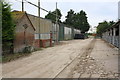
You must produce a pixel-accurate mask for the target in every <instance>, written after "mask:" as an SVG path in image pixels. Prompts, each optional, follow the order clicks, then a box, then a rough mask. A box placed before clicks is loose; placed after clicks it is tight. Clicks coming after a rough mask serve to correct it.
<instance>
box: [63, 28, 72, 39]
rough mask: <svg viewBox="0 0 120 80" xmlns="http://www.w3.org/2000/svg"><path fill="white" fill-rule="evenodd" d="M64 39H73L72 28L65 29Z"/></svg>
mask: <svg viewBox="0 0 120 80" xmlns="http://www.w3.org/2000/svg"><path fill="white" fill-rule="evenodd" d="M64 39H65V40H71V39H72V28H69V27H66V26H65V27H64Z"/></svg>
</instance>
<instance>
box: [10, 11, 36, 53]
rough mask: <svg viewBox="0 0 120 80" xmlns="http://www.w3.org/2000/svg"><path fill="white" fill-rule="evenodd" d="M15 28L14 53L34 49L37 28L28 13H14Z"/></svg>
mask: <svg viewBox="0 0 120 80" xmlns="http://www.w3.org/2000/svg"><path fill="white" fill-rule="evenodd" d="M12 16H13V20H14V23H15V25H16V27H15V39H14V52H15V53H18V52H23V51H24V49H25V48H26V47H30V50H31V49H33V48H34V32H35V28H34V26H33V24H32V23H31V21H30V19H29V17H28V15H27V13H26V12H22V11H13V12H12Z"/></svg>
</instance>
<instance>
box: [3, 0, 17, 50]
mask: <svg viewBox="0 0 120 80" xmlns="http://www.w3.org/2000/svg"><path fill="white" fill-rule="evenodd" d="M14 29H15V28H14V23H13V20H12V16H11V8H10V5H9V4H8V3H6V2H5V1H4V0H2V47H3V50H7V49H11V48H12V47H13V39H14Z"/></svg>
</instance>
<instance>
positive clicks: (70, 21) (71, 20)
mask: <svg viewBox="0 0 120 80" xmlns="http://www.w3.org/2000/svg"><path fill="white" fill-rule="evenodd" d="M74 17H75V13H74V11H73V10H72V9H70V11H68V13H67V16H66V20H65V24H67V25H71V26H73V25H74Z"/></svg>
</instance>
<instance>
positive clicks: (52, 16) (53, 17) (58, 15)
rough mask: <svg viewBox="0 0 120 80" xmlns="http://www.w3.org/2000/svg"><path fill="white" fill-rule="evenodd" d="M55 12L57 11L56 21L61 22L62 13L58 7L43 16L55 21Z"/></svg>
mask: <svg viewBox="0 0 120 80" xmlns="http://www.w3.org/2000/svg"><path fill="white" fill-rule="evenodd" d="M56 12H57V19H58V22H61V20H60V19H61V17H62V14H61V11H60V10H59V9H56V10H55V11H53V12H49V13H48V14H47V15H46V16H45V18H46V19H50V20H52V22H55V21H56V15H55V14H56Z"/></svg>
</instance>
